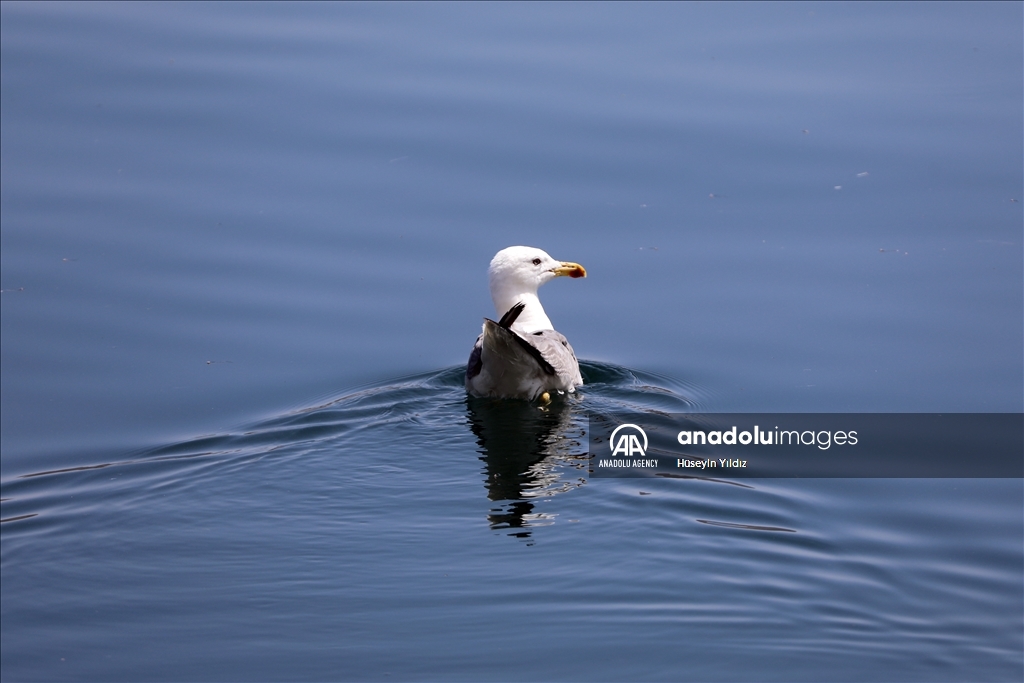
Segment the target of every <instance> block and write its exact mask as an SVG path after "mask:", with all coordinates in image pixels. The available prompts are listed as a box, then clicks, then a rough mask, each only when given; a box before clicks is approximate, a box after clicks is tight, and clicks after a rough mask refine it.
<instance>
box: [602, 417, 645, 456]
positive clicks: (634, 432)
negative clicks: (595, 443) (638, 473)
mask: <svg viewBox="0 0 1024 683" xmlns="http://www.w3.org/2000/svg"><path fill="white" fill-rule="evenodd" d="M620 432H621V434H620ZM641 439H643V445H641V443H640V440H641ZM608 446H609V447H610V448H611V449H612V456H616V455H622V456H625V457H627V458H632V457H634V456H636V457H640V458H642V457H644V456H645V455H646V453H647V434H645V433H644V430H642V429H640V428H639V427H637V426H636V425H619V426H618V427H616V428H615V431H614V432H612V438H611V439H609V441H608Z"/></svg>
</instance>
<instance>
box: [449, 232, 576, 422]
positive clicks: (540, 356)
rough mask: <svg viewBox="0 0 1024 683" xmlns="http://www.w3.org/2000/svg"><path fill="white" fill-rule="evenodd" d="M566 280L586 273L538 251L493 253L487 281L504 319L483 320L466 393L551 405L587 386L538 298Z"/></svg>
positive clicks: (468, 369)
mask: <svg viewBox="0 0 1024 683" xmlns="http://www.w3.org/2000/svg"><path fill="white" fill-rule="evenodd" d="M562 275H566V276H568V277H572V278H577V277H586V276H587V271H586V270H585V269H584V268H583V266H581V265H580V264H578V263H571V262H568V261H556V260H555V259H553V258H551V257H550V256H548V254H547V252H545V251H543V250H541V249H535V248H534V247H508V248H507V249H502V250H501V251H499V252H498V253H497V254H495V256H494V258H493V259H492V260H491V267H490V269H489V270H488V277H489V280H490V286H491V299H493V300H494V308H495V310H497V312H498V314H499V315H500V316H501V317H500V318H499V320H498V322H494V321H493V320H490V319H488V318H484V327H483V333H482V334H481V335H480V336H479V337H477V340H476V344H475V345H474V346H473V352H472V353H470V354H469V363H468V364H467V365H466V391H468V392H469V393H470V394H472V395H473V396H491V397H494V398H519V399H526V400H528V401H533V400H536V399H538V398H540V399H541V400H543V401H545V402H547V401H549V400H550V399H551V393H552V392H556V393H559V394H562V393H566V392H569V393H572V392H573V391H575V390H576V387H578V386H582V385H583V377H582V376H580V364H579V361H577V360H576V354H575V353H573V350H572V347H571V346H569V341H568V340H567V339H566V338H565V336H564V335H563V334H561V333H559V332H556V331H555V330H554V327H553V326H552V325H551V320H549V319H548V316H547V314H546V313H545V312H544V307H543V306H541V304H540V299H538V298H537V288H538V287H540V286H541V285H542V284H544V283H545V282H547V281H548V280H553V279H555V278H556V277H559V276H562Z"/></svg>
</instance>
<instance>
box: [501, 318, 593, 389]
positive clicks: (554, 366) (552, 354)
mask: <svg viewBox="0 0 1024 683" xmlns="http://www.w3.org/2000/svg"><path fill="white" fill-rule="evenodd" d="M516 336H518V337H519V338H520V339H522V340H523V341H525V342H526V343H527V344H529V345H530V346H532V347H533V348H534V349H535V350H536V352H537V353H536V355H537V356H538V357H539V360H541V361H543V363H542V367H544V366H545V365H546V366H547V367H546V368H545V370H547V369H548V368H550V372H549V374H553V375H556V376H557V377H559V378H560V379H562V380H563V381H565V382H566V383H568V384H571V385H572V386H579V385H581V384H583V378H582V377H581V376H580V364H579V361H577V360H576V353H575V352H574V351H573V350H572V346H570V345H569V340H568V339H566V338H565V335H564V334H562V333H561V332H556V331H554V330H541V331H540V332H534V333H533V334H527V335H516Z"/></svg>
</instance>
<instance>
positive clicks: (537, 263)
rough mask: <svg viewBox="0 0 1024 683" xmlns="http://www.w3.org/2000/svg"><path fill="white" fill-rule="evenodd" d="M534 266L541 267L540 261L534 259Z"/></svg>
mask: <svg viewBox="0 0 1024 683" xmlns="http://www.w3.org/2000/svg"><path fill="white" fill-rule="evenodd" d="M533 265H535V266H539V265H540V259H539V258H535V259H533Z"/></svg>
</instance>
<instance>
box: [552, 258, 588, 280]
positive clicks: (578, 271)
mask: <svg viewBox="0 0 1024 683" xmlns="http://www.w3.org/2000/svg"><path fill="white" fill-rule="evenodd" d="M551 272H552V273H554V274H555V275H559V276H561V275H568V276H569V277H586V276H587V269H586V268H584V267H583V266H581V265H580V264H578V263H573V262H571V261H562V265H560V266H558V267H557V268H552V269H551Z"/></svg>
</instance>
